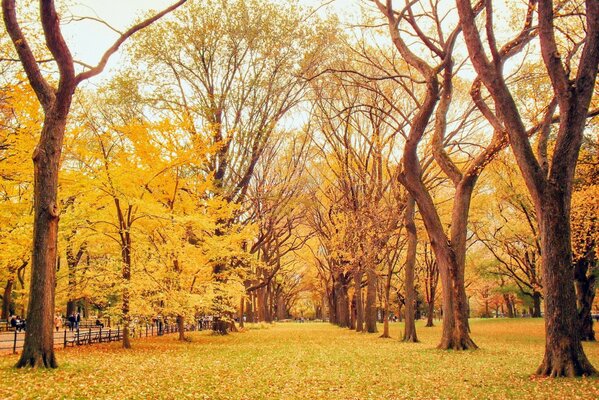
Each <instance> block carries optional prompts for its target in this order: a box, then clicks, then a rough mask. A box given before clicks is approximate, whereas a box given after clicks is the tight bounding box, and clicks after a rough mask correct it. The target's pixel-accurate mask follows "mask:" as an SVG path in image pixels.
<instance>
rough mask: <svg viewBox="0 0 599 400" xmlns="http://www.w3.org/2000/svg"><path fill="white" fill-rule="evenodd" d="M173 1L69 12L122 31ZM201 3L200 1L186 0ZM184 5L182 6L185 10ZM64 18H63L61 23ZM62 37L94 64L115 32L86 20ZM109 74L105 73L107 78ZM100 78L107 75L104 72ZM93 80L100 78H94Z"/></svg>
mask: <svg viewBox="0 0 599 400" xmlns="http://www.w3.org/2000/svg"><path fill="white" fill-rule="evenodd" d="M175 1H176V0H74V3H73V4H74V5H73V6H72V7H69V11H71V12H72V14H73V15H75V16H94V17H99V18H100V19H102V20H104V21H106V22H107V23H109V24H110V25H111V26H113V27H114V28H116V29H118V30H120V31H123V30H126V29H127V28H128V27H130V26H131V25H132V23H133V22H134V21H135V19H136V18H137V17H139V16H140V15H143V14H145V13H147V12H148V11H151V10H156V11H157V10H162V9H164V8H166V7H168V6H169V5H171V4H173V3H175ZM188 1H190V2H191V1H202V0H188ZM298 1H299V3H300V4H303V5H306V6H311V7H317V6H319V5H321V4H322V3H329V2H330V1H326V0H298ZM361 2H362V4H363V3H364V2H363V0H333V1H332V2H331V4H330V5H328V7H327V9H328V10H330V12H334V13H337V14H345V13H351V14H354V15H355V14H357V13H358V12H359V5H360V3H361ZM184 6H185V5H183V7H184ZM66 18H67V16H66V15H63V21H64V20H65V19H66ZM62 29H63V34H64V36H65V38H66V40H67V42H68V43H69V46H70V47H71V51H72V52H73V56H74V57H75V58H76V59H77V60H79V61H82V62H85V63H87V64H91V65H95V64H96V63H97V62H98V60H99V59H100V57H101V56H102V54H103V52H104V51H105V50H106V49H107V48H108V47H110V46H111V45H112V43H113V42H114V40H115V39H116V38H117V35H116V33H114V32H112V31H111V30H110V29H109V28H107V27H106V26H103V25H102V24H100V23H97V22H94V21H90V20H85V21H77V22H69V23H67V24H65V25H63V27H62ZM119 62H122V59H121V57H120V54H115V55H114V56H113V57H112V59H111V62H110V63H109V65H108V68H107V69H110V67H111V66H112V67H114V66H115V65H117V64H118V63H119ZM109 74H110V73H109V72H108V75H109ZM103 75H106V73H104V74H103ZM96 79H102V78H101V77H100V78H96Z"/></svg>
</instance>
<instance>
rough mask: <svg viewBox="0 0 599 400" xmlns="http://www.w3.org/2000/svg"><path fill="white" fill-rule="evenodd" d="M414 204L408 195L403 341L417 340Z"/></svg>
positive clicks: (405, 221)
mask: <svg viewBox="0 0 599 400" xmlns="http://www.w3.org/2000/svg"><path fill="white" fill-rule="evenodd" d="M415 211H416V204H415V201H414V198H413V197H412V196H409V197H408V201H407V205H406V211H405V217H404V224H405V227H406V231H407V233H408V253H407V255H406V265H405V271H404V272H405V281H404V282H405V288H406V323H405V325H404V334H403V341H404V342H418V336H417V335H416V321H415V319H414V318H415V315H416V313H415V310H414V305H415V303H416V290H415V289H414V267H415V265H416V247H417V245H418V236H417V232H416V224H415V223H414V213H415Z"/></svg>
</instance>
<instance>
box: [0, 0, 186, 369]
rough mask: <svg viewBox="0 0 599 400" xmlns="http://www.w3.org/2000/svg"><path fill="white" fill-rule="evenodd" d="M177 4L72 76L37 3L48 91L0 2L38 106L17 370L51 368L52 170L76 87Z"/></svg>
mask: <svg viewBox="0 0 599 400" xmlns="http://www.w3.org/2000/svg"><path fill="white" fill-rule="evenodd" d="M185 1H186V0H180V1H178V2H177V3H175V4H174V5H172V6H171V7H169V8H167V9H165V10H164V11H162V12H160V13H158V14H156V15H154V16H152V17H150V18H148V19H146V20H144V21H142V22H140V23H139V24H137V25H135V26H133V27H132V28H130V29H129V30H127V31H126V32H125V33H123V34H122V35H121V36H120V37H119V38H118V39H117V41H116V42H115V43H114V44H113V45H112V46H111V47H110V48H109V49H108V50H107V51H106V52H105V53H104V55H103V56H102V59H101V60H100V62H99V63H98V65H96V66H95V67H92V68H90V69H87V70H85V71H83V72H81V73H78V74H77V73H76V72H75V64H74V61H73V57H72V55H71V51H70V49H69V47H68V45H67V43H66V42H65V40H64V37H63V35H62V32H61V28H60V18H59V16H58V13H57V12H56V8H55V5H54V1H53V0H40V3H39V4H40V22H41V25H42V28H43V32H44V37H45V40H46V46H47V48H48V50H49V51H50V53H51V54H52V56H53V58H54V61H55V63H56V65H57V67H58V75H59V80H58V85H57V86H56V87H53V86H52V83H50V81H49V80H48V78H46V77H44V75H43V74H42V71H41V70H40V68H39V64H38V62H39V59H38V58H36V55H35V54H34V53H33V51H32V50H31V47H30V46H29V43H28V41H27V39H26V38H25V35H24V34H23V32H22V30H21V27H20V26H19V22H18V20H17V10H16V5H15V1H14V0H2V14H3V19H4V25H5V27H6V31H7V32H8V34H9V36H10V38H11V40H12V42H13V45H14V46H15V49H16V51H17V54H18V56H19V60H20V62H21V65H22V66H23V69H24V70H25V73H26V75H27V78H28V80H29V83H30V84H31V87H32V88H33V90H34V92H35V94H36V96H37V99H38V101H39V102H40V105H41V106H42V108H43V110H44V123H43V128H42V131H41V135H40V139H39V142H38V144H37V146H36V148H35V151H34V152H33V164H34V176H35V179H34V222H33V224H34V229H33V254H32V258H31V261H32V262H31V266H32V273H31V290H30V299H29V309H28V312H27V332H26V334H25V345H24V348H23V352H22V353H21V357H20V359H19V361H18V362H17V365H16V366H17V368H22V367H44V368H56V367H57V363H56V358H55V355H54V343H53V333H54V329H53V315H54V296H55V292H54V290H55V280H56V276H55V267H56V242H57V235H58V219H59V215H60V209H59V205H58V199H57V192H58V170H59V164H60V156H61V152H62V144H63V140H64V133H65V128H66V123H67V118H68V116H69V111H70V109H71V102H72V99H73V94H74V92H75V89H76V88H77V86H78V85H79V84H80V83H81V82H83V81H84V80H86V79H89V78H91V77H93V76H95V75H98V74H99V73H101V72H102V70H103V69H104V67H105V66H106V63H107V62H108V59H109V58H110V57H111V56H112V55H113V54H114V53H116V52H117V50H118V49H119V47H120V46H121V44H123V42H124V41H125V40H127V38H129V37H130V36H131V35H133V34H134V33H136V32H137V31H139V30H141V29H143V28H145V27H146V26H148V25H150V24H152V23H153V22H154V21H156V20H158V19H159V18H161V17H162V16H164V15H166V14H167V13H169V12H171V11H172V10H174V9H175V8H177V7H179V6H180V5H182V4H183V3H185Z"/></svg>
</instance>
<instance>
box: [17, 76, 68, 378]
mask: <svg viewBox="0 0 599 400" xmlns="http://www.w3.org/2000/svg"><path fill="white" fill-rule="evenodd" d="M73 89H74V88H73ZM70 100H71V96H68V99H64V100H63V101H64V102H65V103H66V104H63V105H62V106H63V107H64V109H63V110H62V112H61V113H57V112H56V111H55V110H54V107H56V105H55V106H54V107H53V110H52V111H49V112H47V113H46V117H45V118H44V126H43V128H42V133H41V137H40V141H39V143H38V145H37V147H36V149H35V151H34V153H33V166H34V189H33V191H34V205H33V208H34V222H33V255H32V258H31V266H32V270H31V284H30V290H29V309H28V313H27V331H26V332H25V344H24V347H23V352H22V353H21V357H20V359H19V361H18V362H17V365H16V367H17V368H22V367H33V368H35V367H45V368H56V367H57V366H58V364H57V362H56V357H55V355H54V329H53V321H54V299H55V287H56V286H55V282H56V256H57V250H56V243H57V238H58V219H59V213H60V212H59V209H58V203H57V192H58V170H59V164H60V155H61V151H62V141H63V137H64V131H65V127H66V118H67V113H68V109H69V107H70V103H71V102H70ZM57 114H58V115H57Z"/></svg>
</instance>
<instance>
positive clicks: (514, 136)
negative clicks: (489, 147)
mask: <svg viewBox="0 0 599 400" xmlns="http://www.w3.org/2000/svg"><path fill="white" fill-rule="evenodd" d="M456 3H457V9H458V13H459V16H460V26H461V28H462V33H463V37H464V40H465V42H466V46H467V47H468V53H469V55H470V60H471V61H472V65H473V66H474V69H475V70H476V72H477V73H478V76H479V77H480V79H481V80H482V81H483V83H484V84H485V86H486V87H487V89H488V91H489V93H490V95H491V96H492V98H493V101H494V103H495V108H496V110H497V117H498V118H499V119H500V120H501V122H502V123H503V126H504V127H505V131H506V132H507V134H508V136H509V139H510V146H511V148H512V150H513V153H514V156H515V158H516V162H517V163H518V167H519V169H520V172H521V173H522V176H523V178H524V181H525V183H526V186H527V188H528V191H529V193H530V195H531V197H532V199H533V202H534V204H535V210H536V214H537V215H536V216H537V221H538V225H539V231H540V234H541V250H542V252H543V257H542V267H543V290H544V298H545V333H546V336H545V356H544V358H543V362H542V363H541V365H540V366H539V368H538V370H537V374H539V375H543V376H551V377H556V376H580V375H591V374H595V373H596V372H597V371H596V370H595V368H593V366H592V365H591V364H590V362H589V361H588V359H587V357H586V355H585V354H584V351H583V348H582V343H581V341H580V332H579V324H578V321H577V312H576V298H575V293H574V285H573V279H574V276H573V268H572V254H571V243H570V239H571V236H570V234H571V232H570V202H571V197H572V183H573V179H574V172H575V169H576V163H577V159H578V155H579V151H580V146H581V143H582V138H583V131H584V129H585V124H586V119H587V116H588V111H589V106H590V103H591V99H592V96H593V92H594V88H595V81H596V78H597V69H598V65H599V2H597V1H586V2H585V12H584V15H585V20H586V21H585V22H586V29H585V31H584V33H585V37H584V41H583V42H581V43H583V44H582V51H581V52H579V53H577V54H576V55H578V54H580V57H579V58H578V59H577V66H576V67H574V66H573V68H570V66H569V65H568V66H567V67H566V66H565V65H564V61H563V60H562V58H561V55H560V54H559V51H558V45H557V43H556V39H555V36H556V35H555V33H556V31H557V28H556V27H555V24H554V22H555V21H554V19H555V18H554V7H553V6H554V4H553V1H551V0H546V1H540V2H538V11H537V20H538V36H539V42H540V49H541V55H542V57H543V63H544V65H545V69H546V71H547V74H548V75H549V78H550V81H551V86H552V89H553V94H554V95H555V98H556V100H557V104H559V110H560V117H559V130H558V132H557V135H556V136H555V145H554V147H553V154H552V156H551V157H552V158H551V162H549V159H548V156H547V146H546V142H547V140H545V141H544V142H545V146H544V147H543V142H542V141H540V146H539V147H538V152H537V153H538V154H537V156H535V153H534V151H533V149H532V146H531V143H530V141H529V138H528V131H527V130H526V128H525V126H524V123H523V120H522V117H521V115H520V111H519V110H518V107H517V105H516V102H515V100H514V98H513V95H512V93H511V92H510V90H509V88H508V86H507V84H506V82H505V79H504V77H503V74H502V71H501V68H500V64H498V63H496V62H495V64H492V63H491V62H490V61H489V59H488V58H487V57H486V56H485V48H484V46H483V44H482V40H481V36H480V30H479V27H478V25H477V23H476V21H475V14H474V12H473V10H472V3H471V2H470V0H457V1H456ZM531 5H534V3H531ZM531 11H534V7H529V10H528V11H527V13H531ZM529 20H530V21H532V18H529ZM489 32H491V33H492V27H488V28H487V33H489ZM567 58H568V60H570V57H569V56H568V57H567ZM494 61H496V60H494ZM571 71H576V72H575V74H576V75H575V76H572V75H571V73H570V72H571ZM551 117H553V112H551V115H547V116H546V118H545V121H546V125H548V124H549V123H550V118H551ZM492 119H493V118H491V120H492ZM542 134H543V135H544V137H545V138H547V137H548V135H549V130H548V129H546V130H544V131H542Z"/></svg>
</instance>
